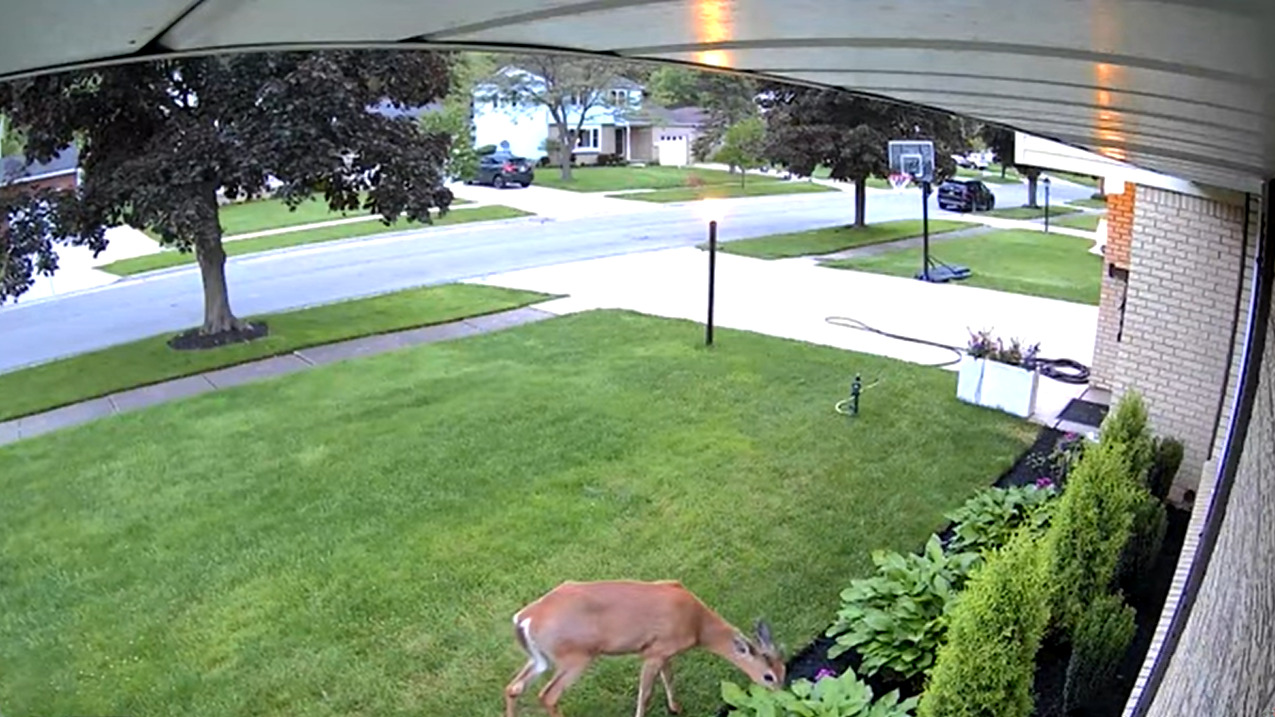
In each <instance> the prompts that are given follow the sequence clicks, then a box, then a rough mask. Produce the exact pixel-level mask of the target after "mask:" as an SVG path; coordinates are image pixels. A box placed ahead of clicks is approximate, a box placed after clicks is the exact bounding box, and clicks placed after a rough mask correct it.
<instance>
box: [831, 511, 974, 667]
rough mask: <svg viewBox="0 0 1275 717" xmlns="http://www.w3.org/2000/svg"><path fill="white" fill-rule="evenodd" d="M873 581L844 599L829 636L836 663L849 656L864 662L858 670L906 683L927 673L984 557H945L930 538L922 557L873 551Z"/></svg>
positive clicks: (853, 586)
mask: <svg viewBox="0 0 1275 717" xmlns="http://www.w3.org/2000/svg"><path fill="white" fill-rule="evenodd" d="M872 562H873V563H875V564H876V566H877V574H876V575H874V576H873V577H870V578H866V579H861V580H855V581H853V582H852V583H851V584H850V587H848V588H846V589H845V590H843V591H842V593H841V601H842V604H841V609H840V610H839V611H838V612H837V621H836V623H835V624H833V626H832V627H830V628H828V631H827V635H828V636H829V637H834V636H835V637H836V644H835V645H833V646H832V647H831V648H829V650H828V656H829V657H830V658H835V657H837V656H838V655H841V654H842V653H844V652H846V651H847V650H851V649H854V650H857V651H858V652H859V654H860V655H862V656H863V663H862V664H861V665H860V668H859V669H860V670H861V671H862V672H863V674H865V675H874V674H876V673H877V672H878V671H880V670H882V669H889V670H892V671H894V672H895V673H897V674H898V675H900V676H901V677H903V678H905V679H906V678H909V677H913V676H915V675H917V674H920V673H923V672H926V671H928V670H929V669H930V667H931V666H932V665H933V664H934V655H935V651H936V650H937V649H938V645H939V643H940V642H941V641H942V639H943V635H944V633H945V632H946V630H947V620H946V612H947V610H948V609H949V607H950V606H951V604H952V602H953V600H954V599H955V598H956V595H957V593H958V592H959V590H960V589H961V587H962V586H963V585H964V583H965V581H966V579H967V578H968V576H969V575H970V573H971V572H972V571H973V570H974V569H975V567H976V566H977V565H978V564H979V563H980V562H981V557H980V556H979V555H978V554H977V553H972V552H956V553H951V554H948V553H945V552H944V551H943V548H942V545H941V544H940V543H939V539H938V536H930V540H929V542H928V543H927V544H926V546H925V551H924V552H923V553H922V554H920V555H901V554H899V553H895V552H885V551H879V550H878V551H875V552H874V553H873V554H872Z"/></svg>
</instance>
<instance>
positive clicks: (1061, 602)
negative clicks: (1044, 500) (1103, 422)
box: [1045, 437, 1149, 633]
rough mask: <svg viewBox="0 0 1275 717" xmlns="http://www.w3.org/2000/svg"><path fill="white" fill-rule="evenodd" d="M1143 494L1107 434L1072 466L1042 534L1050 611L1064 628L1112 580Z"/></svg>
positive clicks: (1071, 626) (1069, 627)
mask: <svg viewBox="0 0 1275 717" xmlns="http://www.w3.org/2000/svg"><path fill="white" fill-rule="evenodd" d="M1148 495H1149V494H1148V493H1147V491H1146V489H1145V488H1143V487H1142V486H1141V485H1140V484H1139V483H1138V482H1136V481H1134V480H1133V478H1132V471H1131V470H1130V467H1129V458H1128V455H1127V453H1126V451H1125V447H1124V445H1122V444H1118V443H1113V442H1110V441H1108V440H1107V439H1106V437H1104V439H1103V441H1102V442H1100V443H1099V444H1098V445H1097V446H1096V447H1092V448H1089V449H1088V450H1086V451H1085V455H1084V457H1083V458H1082V459H1081V460H1080V463H1078V464H1077V465H1076V468H1075V470H1073V471H1072V473H1071V477H1070V479H1069V480H1068V483H1067V489H1066V490H1064V491H1063V495H1062V499H1061V500H1060V501H1059V504H1058V507H1057V509H1056V510H1055V512H1054V516H1053V523H1052V525H1051V526H1050V529H1049V532H1048V533H1047V534H1046V540H1045V543H1046V554H1047V561H1048V563H1049V566H1050V574H1051V575H1052V576H1053V578H1054V587H1053V590H1052V604H1053V606H1054V615H1055V616H1056V618H1057V619H1058V620H1059V622H1060V624H1061V625H1062V626H1063V627H1064V628H1066V629H1067V631H1068V633H1073V632H1074V630H1075V627H1076V625H1077V624H1078V623H1079V620H1080V618H1081V617H1082V616H1083V615H1084V612H1085V609H1086V608H1087V607H1088V606H1089V605H1090V604H1091V603H1092V602H1093V601H1094V600H1095V599H1097V598H1098V597H1100V596H1102V595H1104V594H1106V593H1107V592H1108V591H1109V590H1110V588H1111V587H1112V585H1113V584H1114V580H1115V577H1116V570H1117V567H1118V564H1119V561H1120V556H1121V554H1122V553H1123V551H1124V548H1125V545H1126V543H1128V542H1129V536H1130V534H1131V532H1132V528H1133V523H1134V515H1135V512H1136V511H1137V509H1138V505H1139V504H1140V503H1141V501H1142V500H1144V498H1146V497H1148Z"/></svg>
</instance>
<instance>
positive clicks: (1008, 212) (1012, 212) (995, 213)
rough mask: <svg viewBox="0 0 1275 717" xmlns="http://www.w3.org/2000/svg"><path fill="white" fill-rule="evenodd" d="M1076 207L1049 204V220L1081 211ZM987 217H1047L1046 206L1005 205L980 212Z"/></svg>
mask: <svg viewBox="0 0 1275 717" xmlns="http://www.w3.org/2000/svg"><path fill="white" fill-rule="evenodd" d="M1079 211H1080V210H1079V209H1076V208H1075V207H1069V206H1067V205H1065V204H1051V205H1050V206H1049V221H1051V222H1052V221H1053V220H1054V217H1061V216H1066V215H1068V214H1075V213H1076V212H1079ZM979 214H981V215H982V216H985V217H1000V218H1001V219H1043V218H1044V217H1045V208H1044V207H1043V206H1042V207H1036V208H1032V207H1005V208H1003V209H991V210H988V211H986V212H979Z"/></svg>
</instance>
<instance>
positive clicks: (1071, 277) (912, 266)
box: [822, 230, 1102, 305]
mask: <svg viewBox="0 0 1275 717" xmlns="http://www.w3.org/2000/svg"><path fill="white" fill-rule="evenodd" d="M1091 246H1093V241H1092V240H1090V239H1081V238H1079V237H1072V236H1063V235H1059V234H1045V233H1043V232H1038V231H1032V230H1010V231H998V232H989V233H987V234H981V235H979V236H974V237H969V238H961V239H952V240H950V241H944V242H941V243H938V244H933V245H931V247H930V253H931V254H932V255H933V256H934V257H935V258H936V259H938V260H940V261H943V262H946V263H948V264H962V265H965V266H968V267H969V268H970V269H971V270H973V275H972V276H971V277H970V278H968V279H965V280H963V281H961V282H959V283H961V284H966V285H969V286H979V287H983V288H985V289H996V290H998V291H1008V292H1011V293H1015V294H1028V295H1031V296H1043V297H1046V298H1050V299H1062V300H1063V301H1075V302H1079V303H1083V304H1093V305H1097V304H1098V296H1099V293H1100V291H1101V288H1102V257H1100V256H1097V255H1095V254H1091V253H1089V248H1090V247H1091ZM822 265H823V266H827V267H832V268H835V269H853V270H855V271H868V272H873V273H876V274H890V275H892V276H907V277H911V276H915V275H916V273H917V271H919V270H920V267H921V250H920V249H900V250H898V251H893V252H889V253H887V254H881V255H879V256H869V257H860V258H855V259H841V260H836V261H828V262H824V263H823V264H822Z"/></svg>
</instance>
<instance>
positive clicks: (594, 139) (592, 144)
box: [576, 127, 600, 149]
mask: <svg viewBox="0 0 1275 717" xmlns="http://www.w3.org/2000/svg"><path fill="white" fill-rule="evenodd" d="M598 134H599V132H598V129H597V128H596V127H594V128H591V129H582V130H580V141H578V142H576V149H598V147H599V146H600V144H599V141H598V140H599V137H598Z"/></svg>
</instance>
